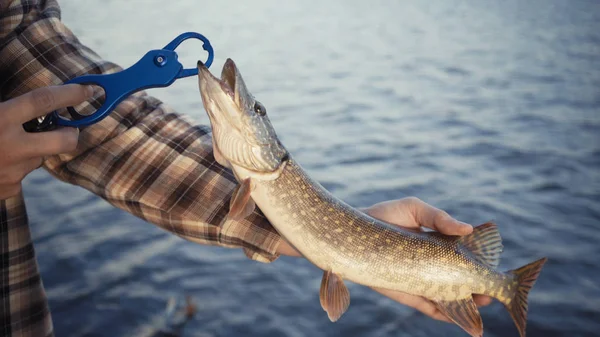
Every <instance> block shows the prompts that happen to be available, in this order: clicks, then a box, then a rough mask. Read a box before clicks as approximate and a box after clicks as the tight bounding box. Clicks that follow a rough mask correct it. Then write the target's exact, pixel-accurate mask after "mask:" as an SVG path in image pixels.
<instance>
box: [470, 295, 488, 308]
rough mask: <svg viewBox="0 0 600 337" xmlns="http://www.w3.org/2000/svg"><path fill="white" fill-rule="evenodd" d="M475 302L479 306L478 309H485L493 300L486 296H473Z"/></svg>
mask: <svg viewBox="0 0 600 337" xmlns="http://www.w3.org/2000/svg"><path fill="white" fill-rule="evenodd" d="M473 300H475V304H477V306H478V307H485V306H486V305H490V304H491V303H492V298H491V297H489V296H485V295H473Z"/></svg>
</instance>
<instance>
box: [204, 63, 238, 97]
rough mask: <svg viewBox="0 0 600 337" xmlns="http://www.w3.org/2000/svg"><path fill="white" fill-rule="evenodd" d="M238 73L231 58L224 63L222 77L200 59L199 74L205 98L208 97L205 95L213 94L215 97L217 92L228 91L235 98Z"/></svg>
mask: <svg viewBox="0 0 600 337" xmlns="http://www.w3.org/2000/svg"><path fill="white" fill-rule="evenodd" d="M237 73H238V70H237V67H236V65H235V63H234V62H233V60H232V59H229V58H228V59H227V61H225V64H224V65H223V70H222V71H221V78H217V77H215V76H214V75H213V74H212V73H211V72H210V70H208V68H207V67H206V65H204V63H203V62H202V61H198V75H199V80H200V89H201V93H202V96H203V98H208V97H205V96H213V98H214V95H215V94H217V93H226V94H227V95H229V96H230V97H231V98H232V99H234V98H235V84H236V77H237ZM218 89H220V90H218Z"/></svg>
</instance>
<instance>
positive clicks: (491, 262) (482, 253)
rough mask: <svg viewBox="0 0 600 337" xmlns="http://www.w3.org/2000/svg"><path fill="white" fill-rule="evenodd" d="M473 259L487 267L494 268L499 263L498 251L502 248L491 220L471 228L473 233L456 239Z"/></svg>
mask: <svg viewBox="0 0 600 337" xmlns="http://www.w3.org/2000/svg"><path fill="white" fill-rule="evenodd" d="M458 242H459V243H460V244H461V245H463V246H464V247H465V248H467V249H468V250H469V251H470V252H471V253H473V256H474V257H475V259H476V260H477V261H479V262H481V263H483V264H485V265H487V266H489V267H492V268H496V267H498V264H499V263H500V253H502V250H503V249H504V246H503V245H502V238H501V237H500V233H499V232H498V227H497V226H496V224H494V223H492V222H487V223H484V224H483V225H479V226H477V227H475V228H473V233H471V234H469V235H465V236H463V237H460V238H459V239H458Z"/></svg>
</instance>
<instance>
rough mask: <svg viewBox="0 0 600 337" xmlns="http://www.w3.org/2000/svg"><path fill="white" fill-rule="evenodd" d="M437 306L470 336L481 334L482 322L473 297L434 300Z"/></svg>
mask: <svg viewBox="0 0 600 337" xmlns="http://www.w3.org/2000/svg"><path fill="white" fill-rule="evenodd" d="M434 303H435V305H436V306H437V308H438V309H439V310H440V311H441V312H442V313H443V314H444V315H446V316H448V318H450V320H451V321H452V322H454V323H456V325H458V326H459V327H461V328H462V329H463V330H465V331H466V332H467V333H468V334H469V335H471V336H472V337H481V336H483V322H482V321H481V315H480V314H479V310H477V305H476V304H475V302H474V301H473V297H472V296H469V297H468V298H464V299H459V300H456V301H434Z"/></svg>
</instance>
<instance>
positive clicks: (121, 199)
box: [0, 0, 281, 337]
mask: <svg viewBox="0 0 600 337" xmlns="http://www.w3.org/2000/svg"><path fill="white" fill-rule="evenodd" d="M119 70H121V68H119V67H118V66H117V65H115V64H112V63H110V62H107V61H104V60H102V59H100V57H99V56H98V55H96V54H95V53H94V52H93V51H91V50H90V49H89V48H87V47H86V46H84V45H82V44H81V43H80V42H79V41H78V40H77V38H76V37H75V36H74V35H73V34H72V33H71V31H70V30H69V29H68V28H67V27H66V26H65V25H64V24H63V23H61V21H60V8H59V6H58V4H57V3H56V1H55V0H14V1H8V0H0V100H1V101H6V100H8V99H11V98H14V97H17V96H19V95H22V94H24V93H26V92H28V91H31V90H32V89H35V88H39V87H43V86H48V85H56V84H61V83H63V82H65V81H67V80H69V79H71V78H73V77H76V76H80V75H83V74H89V73H93V74H98V73H111V72H116V71H119ZM98 107H99V104H98V102H92V103H86V104H85V105H84V106H80V107H78V109H79V110H82V111H83V112H85V110H86V109H88V111H90V109H96V108H98ZM209 132H210V128H209V127H207V126H195V125H192V124H190V123H189V122H187V121H186V120H184V119H183V118H182V117H181V116H179V115H177V114H176V113H175V112H174V111H172V110H171V109H170V108H169V107H167V106H165V105H164V104H163V103H162V102H160V101H158V100H157V99H155V98H152V97H149V96H147V95H146V94H144V93H138V94H135V95H133V96H131V97H130V98H128V99H127V100H126V101H124V102H123V103H121V104H120V105H119V106H118V107H117V109H116V110H115V111H114V112H113V113H112V114H111V115H110V116H109V117H107V118H106V119H104V120H103V121H102V122H100V123H98V124H96V125H93V126H90V127H87V128H85V129H83V130H81V133H80V136H79V145H78V148H77V151H76V152H75V153H70V154H68V155H59V156H52V157H48V158H46V160H45V161H44V168H45V169H46V170H48V171H49V172H50V173H51V174H52V175H53V176H55V177H56V178H58V179H60V180H63V181H66V182H69V183H71V184H77V185H79V186H82V187H84V188H86V189H88V190H89V191H91V192H93V193H95V194H97V195H99V196H100V197H102V198H104V199H106V200H107V201H108V202H110V203H111V204H113V205H115V206H117V207H119V208H121V209H124V210H126V211H128V212H130V213H132V214H134V215H136V216H138V217H140V218H142V219H144V220H146V221H148V222H150V223H153V224H156V225H157V226H159V227H161V228H163V229H165V230H167V231H169V232H172V233H174V234H176V235H178V236H180V237H183V238H185V239H187V240H190V241H195V242H199V243H203V244H211V245H219V246H225V247H241V248H243V249H244V252H245V253H246V255H247V256H248V257H250V258H252V259H254V260H258V261H262V262H270V261H273V260H274V259H275V258H276V257H277V253H276V249H277V247H278V245H279V243H280V241H281V239H280V237H279V235H278V234H277V233H276V231H275V230H274V229H273V227H272V226H271V225H270V224H269V223H268V221H267V220H266V219H265V218H264V217H263V216H262V214H260V213H254V214H253V215H251V216H250V217H248V218H246V219H244V220H242V221H231V220H225V216H226V214H227V212H228V206H229V199H230V197H231V192H232V191H233V189H234V187H235V184H236V183H235V179H234V177H233V176H232V175H231V173H230V172H229V171H226V170H224V169H223V167H221V166H220V165H219V164H217V163H216V162H215V160H214V158H213V154H212V143H211V138H210V137H211V135H210V133H209ZM0 335H2V336H36V337H39V336H52V335H53V330H52V321H51V317H50V312H49V309H48V304H47V299H46V295H45V292H44V288H43V285H42V280H41V278H40V274H39V271H38V267H37V262H36V258H35V252H34V248H33V243H32V241H31V235H30V231H29V224H28V220H27V214H26V208H25V204H24V200H23V197H22V195H19V196H16V197H12V198H9V199H7V200H2V201H0Z"/></svg>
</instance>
